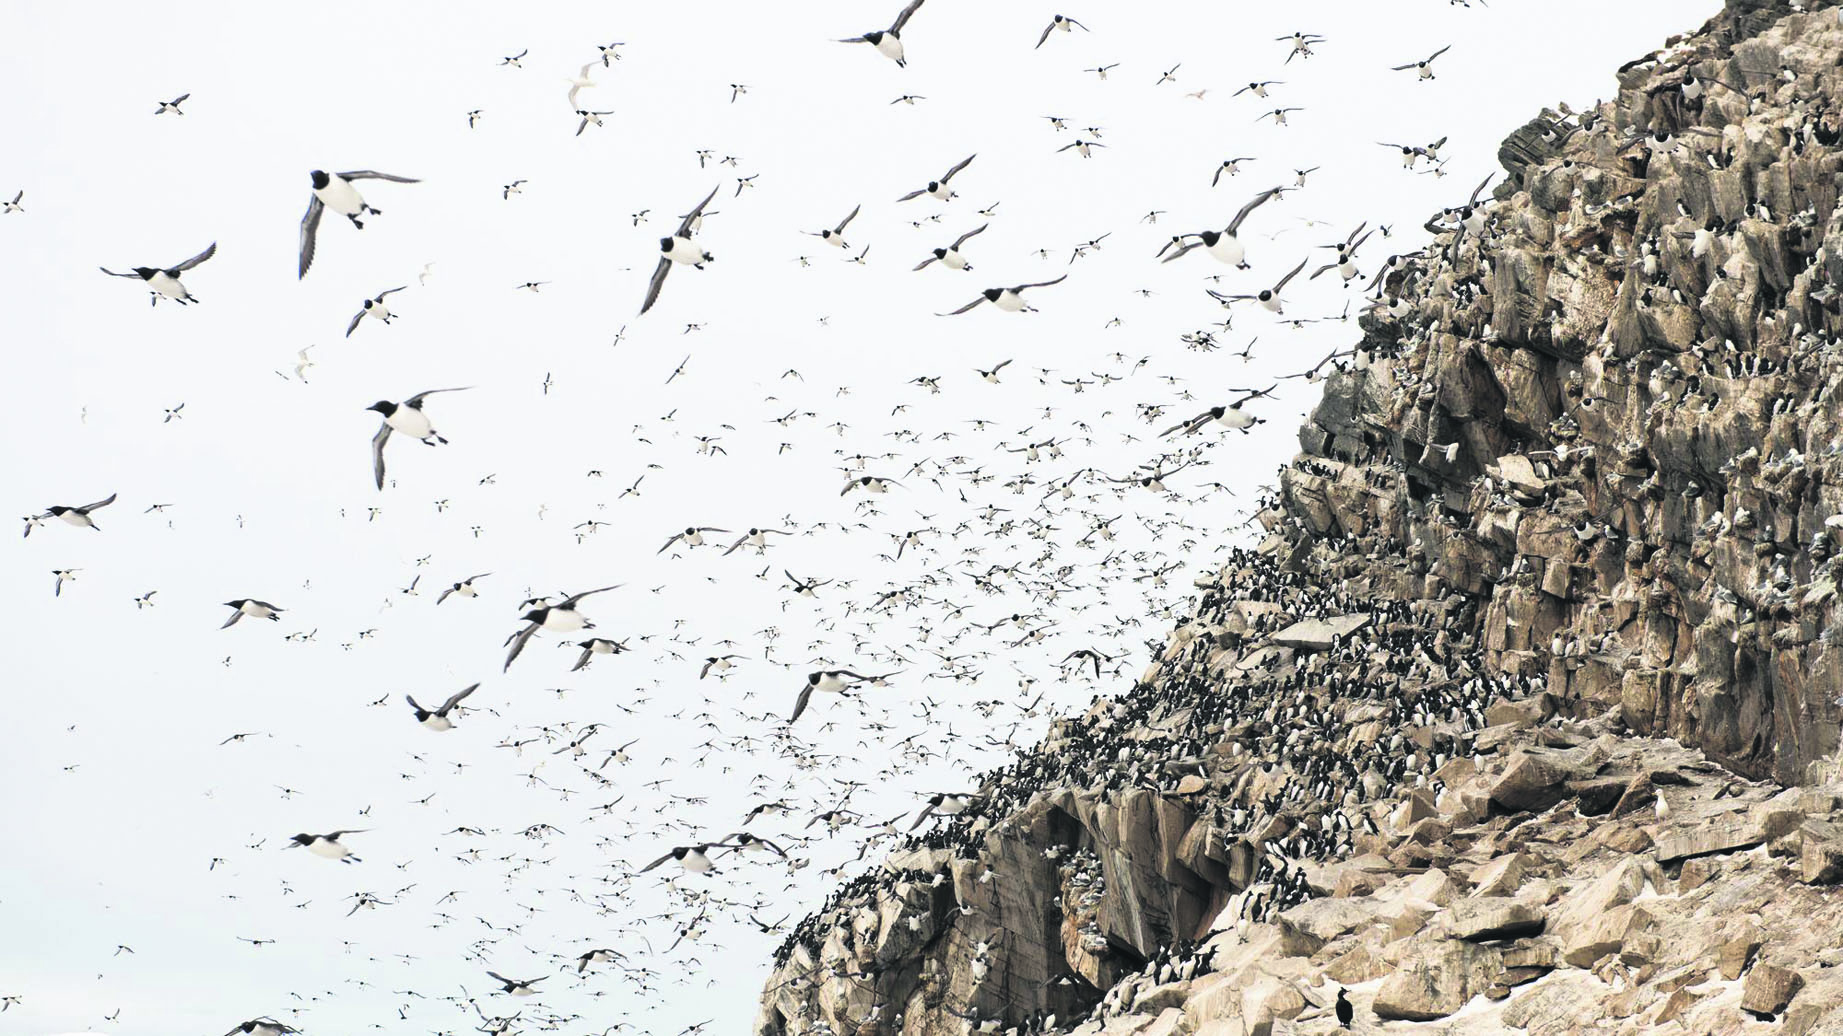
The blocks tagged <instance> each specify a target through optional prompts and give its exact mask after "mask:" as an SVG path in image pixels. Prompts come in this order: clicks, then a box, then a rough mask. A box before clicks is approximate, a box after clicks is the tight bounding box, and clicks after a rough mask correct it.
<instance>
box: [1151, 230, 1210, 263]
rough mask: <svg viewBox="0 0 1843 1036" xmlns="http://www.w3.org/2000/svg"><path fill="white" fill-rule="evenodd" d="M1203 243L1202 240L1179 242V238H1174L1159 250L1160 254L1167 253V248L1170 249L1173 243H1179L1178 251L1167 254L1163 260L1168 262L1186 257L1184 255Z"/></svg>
mask: <svg viewBox="0 0 1843 1036" xmlns="http://www.w3.org/2000/svg"><path fill="white" fill-rule="evenodd" d="M1187 236H1188V235H1187ZM1202 244H1203V242H1202V241H1201V240H1197V241H1190V242H1186V243H1183V244H1179V239H1178V238H1172V239H1171V240H1170V241H1168V242H1166V243H1165V247H1164V248H1161V249H1159V250H1158V254H1159V255H1165V251H1166V249H1169V248H1170V247H1171V246H1172V245H1177V246H1178V249H1177V251H1175V252H1172V253H1171V254H1170V255H1167V256H1165V258H1164V259H1163V260H1162V261H1163V262H1167V263H1168V262H1171V261H1172V260H1175V259H1182V258H1184V256H1186V255H1189V254H1190V252H1191V251H1192V250H1193V249H1196V248H1198V247H1200V246H1201V245H1202Z"/></svg>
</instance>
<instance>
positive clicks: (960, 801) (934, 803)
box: [909, 791, 973, 831]
mask: <svg viewBox="0 0 1843 1036" xmlns="http://www.w3.org/2000/svg"><path fill="white" fill-rule="evenodd" d="M972 804H973V796H971V795H968V794H965V793H961V792H939V791H937V792H935V793H934V794H933V795H930V796H928V804H927V805H925V806H923V807H922V808H921V812H919V813H917V814H916V815H915V823H913V824H910V825H909V830H911V831H913V830H915V829H916V828H918V827H920V826H922V824H924V823H926V822H927V820H928V818H929V817H934V816H941V817H951V816H955V815H957V814H960V813H964V812H966V807H968V806H970V805H972Z"/></svg>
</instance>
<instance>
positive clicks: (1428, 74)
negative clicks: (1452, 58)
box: [1389, 43, 1453, 79]
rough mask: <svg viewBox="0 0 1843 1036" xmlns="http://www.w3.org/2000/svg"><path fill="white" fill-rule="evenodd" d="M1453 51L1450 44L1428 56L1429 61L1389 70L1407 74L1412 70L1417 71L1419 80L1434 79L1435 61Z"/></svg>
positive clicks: (1396, 66)
mask: <svg viewBox="0 0 1843 1036" xmlns="http://www.w3.org/2000/svg"><path fill="white" fill-rule="evenodd" d="M1452 49H1453V45H1452V44H1450V43H1448V44H1447V45H1446V46H1444V47H1441V48H1440V49H1439V50H1436V51H1434V52H1433V53H1432V54H1429V55H1427V59H1426V60H1425V61H1410V62H1408V63H1407V64H1405V65H1394V66H1392V67H1391V68H1390V69H1389V71H1391V72H1406V71H1407V70H1409V69H1411V68H1412V69H1415V70H1416V73H1415V74H1416V76H1417V77H1418V78H1421V79H1432V78H1433V59H1434V58H1437V57H1439V56H1440V55H1442V54H1444V53H1446V52H1447V51H1449V50H1452Z"/></svg>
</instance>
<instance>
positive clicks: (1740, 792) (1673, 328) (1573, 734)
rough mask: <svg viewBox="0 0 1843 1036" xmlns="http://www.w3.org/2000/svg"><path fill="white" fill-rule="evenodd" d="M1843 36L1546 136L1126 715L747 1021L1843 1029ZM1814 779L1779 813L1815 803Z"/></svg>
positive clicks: (1629, 95) (1458, 245) (1121, 704)
mask: <svg viewBox="0 0 1843 1036" xmlns="http://www.w3.org/2000/svg"><path fill="white" fill-rule="evenodd" d="M1840 64H1843V25H1840V24H1839V18H1838V13H1837V10H1836V9H1835V8H1830V9H1826V10H1823V11H1820V12H1815V13H1794V12H1791V11H1790V10H1789V8H1788V7H1787V6H1786V5H1784V4H1773V3H1766V2H1761V0H1735V2H1733V3H1731V4H1730V5H1729V8H1728V9H1727V10H1726V11H1725V12H1724V13H1723V14H1722V15H1721V16H1720V17H1718V18H1716V19H1715V20H1713V21H1711V22H1710V23H1709V24H1708V25H1706V26H1704V27H1703V29H1702V30H1700V31H1699V32H1697V33H1695V34H1693V35H1690V36H1686V37H1682V38H1679V39H1676V40H1673V41H1671V42H1670V43H1669V44H1668V45H1667V46H1666V47H1665V48H1664V49H1663V50H1660V51H1658V52H1656V53H1654V54H1652V55H1650V56H1648V57H1647V58H1646V59H1644V60H1641V61H1638V62H1634V63H1632V64H1630V65H1628V66H1626V67H1625V68H1623V69H1621V70H1620V72H1619V84H1620V89H1619V93H1618V96H1617V98H1616V99H1614V100H1613V101H1610V102H1608V103H1605V104H1602V105H1600V106H1599V107H1598V108H1596V109H1595V110H1592V111H1588V112H1580V113H1573V112H1569V111H1567V110H1566V109H1565V108H1564V109H1563V110H1562V111H1560V112H1544V113H1543V114H1542V115H1541V116H1540V117H1539V118H1537V119H1535V120H1532V121H1531V122H1530V123H1529V124H1527V125H1525V126H1524V127H1522V128H1521V129H1519V130H1517V131H1516V132H1515V133H1513V134H1512V135H1511V136H1510V137H1509V138H1508V139H1507V140H1506V141H1505V142H1504V145H1503V147H1502V149H1501V151H1500V159H1501V161H1502V163H1503V165H1504V167H1505V170H1506V173H1507V176H1506V177H1505V178H1503V180H1502V182H1501V183H1499V184H1498V186H1497V188H1496V191H1495V193H1494V196H1493V198H1492V199H1490V200H1484V201H1481V204H1480V205H1479V206H1478V207H1477V208H1476V209H1473V208H1471V207H1467V206H1461V207H1457V208H1455V209H1454V210H1452V211H1450V212H1448V213H1446V214H1444V215H1443V216H1440V217H1436V218H1435V220H1433V221H1431V222H1430V224H1429V225H1430V229H1433V230H1434V231H1435V233H1436V238H1435V241H1434V242H1433V243H1432V244H1430V245H1429V246H1428V247H1427V248H1426V249H1425V250H1424V251H1423V253H1422V254H1420V255H1418V256H1413V257H1403V258H1402V259H1400V260H1398V261H1396V262H1395V265H1394V268H1393V269H1392V270H1391V272H1389V273H1388V274H1387V275H1386V277H1385V280H1384V290H1385V293H1386V296H1387V297H1386V299H1385V303H1384V305H1383V306H1381V307H1380V308H1379V309H1378V311H1377V312H1374V313H1372V314H1370V315H1369V316H1367V317H1365V318H1364V320H1363V322H1362V329H1363V333H1364V336H1363V339H1362V341H1361V342H1360V343H1359V344H1358V345H1357V347H1356V348H1357V353H1356V356H1355V358H1354V362H1353V363H1352V364H1351V365H1350V366H1349V367H1348V369H1345V370H1343V371H1341V372H1340V373H1338V374H1336V375H1334V376H1333V377H1331V378H1330V379H1329V381H1328V383H1327V387H1326V391H1325V395H1324V399H1323V401H1322V402H1321V403H1320V405H1319V406H1318V407H1317V409H1316V410H1315V411H1314V413H1313V415H1312V417H1311V419H1310V421H1309V423H1308V424H1307V425H1306V427H1305V428H1303V429H1302V431H1301V434H1300V438H1301V445H1302V447H1303V453H1302V454H1301V456H1300V457H1299V458H1298V459H1297V460H1296V461H1295V463H1294V464H1293V466H1292V467H1291V469H1290V470H1289V471H1288V472H1287V473H1286V474H1285V476H1284V478H1283V480H1282V484H1281V487H1280V491H1279V495H1278V497H1277V499H1275V500H1273V501H1272V502H1271V505H1270V506H1269V507H1268V508H1267V509H1266V510H1265V511H1264V512H1263V513H1262V516H1261V517H1262V520H1263V522H1264V523H1265V525H1266V527H1267V530H1268V537H1267V539H1266V540H1265V542H1263V543H1262V544H1261V546H1260V547H1259V548H1258V549H1257V550H1253V551H1246V552H1239V553H1237V554H1235V555H1234V556H1233V558H1232V560H1231V561H1230V563H1229V564H1228V565H1226V566H1225V567H1224V568H1223V570H1222V571H1221V572H1220V573H1219V574H1218V576H1217V578H1215V579H1214V580H1211V581H1208V582H1207V583H1206V584H1199V588H1200V590H1201V591H1202V593H1201V598H1200V600H1199V603H1198V607H1197V609H1196V611H1195V614H1194V615H1192V616H1191V617H1189V618H1188V619H1187V620H1185V621H1184V622H1182V623H1181V624H1180V625H1179V626H1178V627H1177V628H1176V629H1175V630H1174V631H1173V632H1172V633H1171V635H1170V638H1169V640H1168V644H1167V648H1166V650H1165V652H1164V654H1163V656H1162V658H1161V659H1160V660H1158V661H1157V662H1156V663H1155V664H1154V665H1153V666H1152V667H1151V668H1150V669H1149V670H1148V671H1147V672H1146V673H1145V675H1144V677H1143V678H1142V679H1141V681H1139V683H1138V684H1136V685H1135V686H1134V687H1133V688H1132V689H1131V690H1130V691H1127V692H1125V693H1123V694H1122V695H1120V696H1119V697H1118V698H1117V699H1116V700H1113V701H1107V702H1103V703H1101V704H1100V705H1098V706H1097V707H1096V708H1095V709H1093V710H1091V711H1090V713H1089V714H1087V715H1085V716H1082V717H1078V718H1075V719H1071V720H1065V721H1061V722H1059V723H1058V724H1057V725H1056V726H1055V727H1054V728H1053V729H1052V732H1051V736H1050V737H1049V739H1048V740H1046V742H1045V743H1044V744H1043V745H1042V746H1040V748H1039V749H1038V750H1037V751H1036V752H1034V753H1033V754H1030V755H1028V756H1026V757H1023V758H1021V759H1020V760H1019V761H1018V762H1017V763H1016V764H1014V765H1013V766H1011V767H1009V768H1007V769H1005V770H1002V771H999V772H995V773H993V774H990V775H988V777H987V779H986V782H985V784H984V786H983V788H982V798H981V799H980V801H978V802H977V803H976V804H975V805H974V806H973V807H972V808H970V809H968V810H967V811H966V812H965V813H963V814H961V815H960V816H958V817H955V818H953V820H952V821H951V822H950V823H949V824H948V825H947V826H944V827H942V828H941V829H939V830H938V831H936V832H935V833H933V834H931V835H929V836H928V837H927V838H925V839H923V840H920V841H918V842H916V843H915V844H913V845H912V846H911V847H910V848H908V849H907V850H905V851H903V852H901V853H898V854H896V855H894V856H892V857H891V858H890V859H889V860H888V861H887V862H886V863H885V864H884V866H883V867H882V868H881V869H880V870H877V871H873V872H872V873H870V874H867V875H865V876H863V877H861V878H860V879H858V880H856V881H854V882H852V883H850V884H848V885H846V886H845V887H844V888H842V889H841V890H840V891H839V892H838V894H837V895H836V896H835V897H834V899H833V900H832V901H831V902H830V903H829V904H828V905H827V906H826V908H825V909H823V910H822V911H820V912H819V913H816V914H814V915H813V916H811V917H809V918H808V919H807V920H806V921H805V922H804V923H803V924H802V925H801V926H800V927H799V929H798V930H797V931H796V932H795V933H794V935H793V936H792V937H790V938H789V940H788V942H787V944H786V945H785V946H784V947H783V949H782V952H781V954H780V955H779V957H778V959H777V969H776V972H775V974H774V976H773V978H772V979H771V981H770V983H769V986H768V989H767V991H766V992H765V994H764V999H763V1007H762V1014H761V1017H760V1020H759V1024H758V1030H759V1031H761V1032H763V1033H769V1034H776V1036H779V1034H783V1033H786V1034H795V1033H815V1032H817V1033H824V1032H834V1033H843V1032H859V1033H904V1034H935V1033H942V1034H945V1033H960V1032H964V1031H967V1030H969V1029H977V1030H980V1031H999V1030H1003V1029H1011V1028H1015V1029H1017V1030H1019V1031H1030V1032H1038V1031H1041V1032H1063V1031H1076V1032H1084V1033H1087V1032H1100V1031H1108V1032H1145V1033H1157V1034H1159V1036H1163V1034H1167V1033H1193V1032H1195V1033H1209V1034H1211V1036H1227V1034H1233V1033H1246V1034H1253V1033H1263V1032H1280V1031H1296V1032H1326V1031H1333V1030H1335V1029H1336V1028H1337V1025H1338V1022H1337V1018H1336V1011H1335V1004H1334V1001H1335V1000H1336V999H1337V997H1338V995H1339V988H1340V987H1344V988H1347V990H1348V992H1347V993H1346V994H1345V995H1346V997H1347V1000H1348V1002H1349V1003H1350V1004H1351V1005H1352V1011H1353V1013H1354V1014H1355V1016H1356V1018H1357V1019H1358V1021H1357V1022H1356V1023H1355V1024H1356V1026H1357V1028H1359V1029H1363V1028H1370V1027H1373V1026H1374V1025H1375V1024H1376V1020H1377V1019H1401V1020H1404V1021H1405V1022H1412V1021H1434V1020H1442V1021H1440V1024H1441V1025H1442V1026H1443V1028H1441V1030H1440V1031H1444V1032H1501V1031H1504V1029H1505V1028H1506V1027H1516V1028H1520V1029H1525V1030H1526V1031H1529V1032H1562V1031H1565V1030H1577V1029H1583V1028H1591V1029H1593V1031H1619V1032H1697V1033H1708V1032H1729V1031H1733V1032H1741V1031H1751V1030H1752V1029H1753V1028H1759V1029H1760V1030H1761V1031H1765V1030H1766V1028H1767V1026H1768V1021H1769V1020H1771V1021H1772V1028H1773V1029H1774V1031H1779V1030H1782V1029H1783V1030H1788V1031H1843V1007H1840V1006H1839V1005H1843V977H1837V978H1833V977H1832V971H1833V969H1832V968H1831V965H1834V964H1835V963H1837V961H1838V959H1843V954H1839V952H1838V951H1837V950H1836V948H1835V947H1834V946H1833V945H1831V944H1832V943H1834V941H1835V940H1834V937H1833V936H1834V933H1835V932H1836V931H1838V930H1839V929H1838V928H1837V923H1838V922H1839V921H1843V903H1839V901H1837V900H1836V898H1835V897H1834V896H1832V895H1830V894H1829V890H1828V889H1826V888H1825V886H1827V885H1829V884H1830V883H1833V882H1835V881H1837V880H1838V878H1839V876H1843V826H1833V822H1832V820H1831V817H1832V815H1833V811H1834V809H1835V807H1836V806H1837V804H1838V801H1839V800H1838V797H1837V796H1836V795H1835V794H1833V793H1832V792H1831V791H1830V790H1829V789H1830V788H1832V787H1834V786H1835V784H1836V780H1837V776H1838V775H1837V771H1836V767H1835V763H1834V761H1833V757H1834V755H1835V753H1836V749H1837V741H1838V731H1839V717H1840V716H1843V704H1840V702H1843V698H1839V697H1838V695H1839V693H1840V691H1843V672H1840V671H1839V658H1838V654H1839V650H1840V644H1843V637H1840V636H1839V634H1838V632H1837V631H1838V628H1839V626H1838V620H1837V613H1836V611H1835V609H1836V606H1837V602H1836V586H1837V580H1838V578H1839V575H1840V574H1843V549H1840V548H1843V518H1839V517H1838V516H1839V515H1843V486H1840V485H1839V479H1838V472H1839V465H1840V464H1843V462H1840V461H1839V449H1840V448H1843V447H1840V444H1843V427H1839V419H1840V418H1839V410H1840V408H1839V404H1838V402H1837V400H1836V399H1835V398H1834V397H1835V394H1836V391H1837V388H1838V383H1839V380H1840V379H1843V353H1840V352H1839V350H1838V347H1837V345H1836V336H1837V332H1838V331H1839V330H1840V329H1843V292H1840V291H1839V288H1838V287H1837V285H1839V284H1843V224H1840V223H1839V222H1838V219H1837V212H1836V201H1837V173H1838V170H1839V168H1840V167H1843V152H1839V151H1838V150H1836V149H1835V148H1834V145H1835V143H1836V142H1837V140H1838V137H1839V133H1840V132H1843V130H1840V129H1839V127H1840V126H1843V98H1839V94H1843V68H1839V65H1840ZM1794 786H1796V787H1794Z"/></svg>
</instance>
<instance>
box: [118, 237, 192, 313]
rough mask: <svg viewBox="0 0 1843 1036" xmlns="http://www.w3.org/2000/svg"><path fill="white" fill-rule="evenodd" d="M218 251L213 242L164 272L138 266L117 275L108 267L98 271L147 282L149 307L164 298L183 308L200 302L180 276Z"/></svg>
mask: <svg viewBox="0 0 1843 1036" xmlns="http://www.w3.org/2000/svg"><path fill="white" fill-rule="evenodd" d="M217 251H218V243H217V242H216V241H213V242H212V243H211V244H209V245H207V246H206V247H205V250H204V251H203V252H200V253H198V254H197V255H195V256H193V257H192V258H190V259H187V260H186V261H185V262H183V263H180V264H178V265H177V266H169V267H167V268H166V269H164V270H161V269H155V268H154V267H151V266H136V267H133V268H131V269H130V270H129V271H128V272H127V273H116V272H115V271H114V270H111V269H109V268H108V267H106V266H102V267H98V269H100V270H101V271H102V272H103V273H106V274H108V275H109V276H111V277H139V278H140V279H141V280H143V281H145V282H147V287H148V289H149V291H150V292H151V295H150V297H149V299H148V304H149V305H154V304H156V303H158V302H159V301H160V299H161V298H162V297H165V298H169V299H172V300H173V301H174V302H177V303H179V304H180V305H182V306H183V305H185V304H186V303H188V302H197V301H198V300H197V299H195V298H193V297H192V293H191V292H189V291H187V290H186V286H185V285H183V284H181V283H179V275H180V274H182V273H184V272H186V271H187V270H190V269H191V268H193V267H194V266H197V265H198V264H199V263H202V262H204V261H205V260H207V259H209V258H211V257H212V256H213V255H216V254H217Z"/></svg>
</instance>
